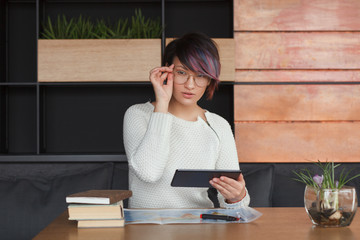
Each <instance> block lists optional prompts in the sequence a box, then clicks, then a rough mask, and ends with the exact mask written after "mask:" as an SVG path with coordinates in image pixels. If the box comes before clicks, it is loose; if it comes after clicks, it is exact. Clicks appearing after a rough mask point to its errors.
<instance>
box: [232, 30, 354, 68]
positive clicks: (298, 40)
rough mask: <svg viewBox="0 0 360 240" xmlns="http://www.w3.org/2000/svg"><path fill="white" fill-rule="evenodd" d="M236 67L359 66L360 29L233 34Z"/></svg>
mask: <svg viewBox="0 0 360 240" xmlns="http://www.w3.org/2000/svg"><path fill="white" fill-rule="evenodd" d="M234 38H235V47H236V60H235V66H236V69H360V60H359V56H360V32H324V33H323V32H307V33H304V32H301V33H297V32H279V33H277V32H256V33H255V32H253V33H234Z"/></svg>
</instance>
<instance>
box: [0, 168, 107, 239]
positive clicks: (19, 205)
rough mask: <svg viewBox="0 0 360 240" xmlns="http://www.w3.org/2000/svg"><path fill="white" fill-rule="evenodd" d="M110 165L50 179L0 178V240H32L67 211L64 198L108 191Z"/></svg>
mask: <svg viewBox="0 0 360 240" xmlns="http://www.w3.org/2000/svg"><path fill="white" fill-rule="evenodd" d="M112 169H113V164H112V163H106V164H93V166H92V167H90V168H86V170H83V171H79V169H77V170H76V172H71V171H70V172H68V173H66V174H62V175H57V176H54V177H53V178H42V177H17V176H3V175H2V176H1V177H0V196H1V198H0V212H1V216H0V235H1V239H12V240H14V239H15V240H16V239H31V238H32V237H34V236H35V235H36V234H37V233H38V232H39V231H41V230H42V229H43V228H45V227H46V226H47V225H48V224H49V223H50V222H51V221H52V220H53V219H55V218H56V217H57V216H58V215H59V214H60V213H62V212H63V211H65V210H66V208H67V204H66V201H65V197H66V196H67V195H69V194H72V193H75V192H80V191H85V190H89V189H109V188H110V187H111V179H112Z"/></svg>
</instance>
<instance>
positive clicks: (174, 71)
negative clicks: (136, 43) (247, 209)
mask: <svg viewBox="0 0 360 240" xmlns="http://www.w3.org/2000/svg"><path fill="white" fill-rule="evenodd" d="M219 75H220V62H219V54H218V51H217V47H216V45H215V43H214V42H213V41H212V40H211V39H210V38H209V37H207V36H205V35H203V34H199V33H191V34H187V35H185V36H183V37H181V38H179V39H176V40H174V41H172V42H171V43H170V44H169V45H168V46H167V47H166V49H165V53H164V62H163V66H162V67H157V68H154V69H153V70H151V71H150V77H149V78H150V81H151V83H152V86H153V88H154V92H155V97H156V100H155V101H154V102H151V103H150V102H147V103H143V104H136V105H134V106H131V107H130V108H129V109H128V110H127V111H126V113H125V117H124V145H125V151H126V155H127V158H128V161H129V185H130V189H131V190H132V191H133V196H132V197H131V198H130V199H129V207H131V208H211V207H212V206H213V203H212V201H211V200H210V199H209V198H208V195H207V189H206V188H182V187H171V186H170V183H171V180H172V178H173V175H174V173H175V170H176V169H239V163H238V158H237V152H236V147H235V141H234V137H233V134H232V131H231V128H230V125H229V123H228V122H227V121H226V120H225V119H223V118H222V117H220V116H218V115H216V114H214V113H211V112H209V111H206V110H204V109H202V108H201V107H200V106H199V105H198V104H197V102H198V101H199V100H200V98H201V97H202V96H203V95H204V93H205V92H206V93H207V98H208V99H211V98H212V96H213V94H214V91H215V89H216V87H217V85H218V83H219ZM210 184H211V185H212V186H213V187H214V188H215V189H217V190H218V192H219V193H220V194H219V202H220V206H221V207H227V208H238V207H241V206H247V205H248V204H249V202H250V197H249V195H248V194H247V190H246V188H245V181H244V178H243V176H242V175H241V174H240V176H239V178H238V179H237V180H234V179H230V178H227V177H221V178H214V179H212V180H211V181H210Z"/></svg>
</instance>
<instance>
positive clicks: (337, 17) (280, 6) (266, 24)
mask: <svg viewBox="0 0 360 240" xmlns="http://www.w3.org/2000/svg"><path fill="white" fill-rule="evenodd" d="M359 16H360V1H358V0H345V1H344V0H234V30H235V31H247V30H252V31H254V30H257V31H264V30H267V31H277V30H280V31H288V30H290V31H304V30H306V31H309V30H311V31H316V30H330V31H333V30H359V29H360V21H359Z"/></svg>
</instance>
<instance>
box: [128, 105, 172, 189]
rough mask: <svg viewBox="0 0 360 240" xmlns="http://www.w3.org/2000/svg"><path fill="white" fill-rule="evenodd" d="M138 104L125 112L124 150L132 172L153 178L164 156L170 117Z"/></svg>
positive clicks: (145, 178)
mask: <svg viewBox="0 0 360 240" xmlns="http://www.w3.org/2000/svg"><path fill="white" fill-rule="evenodd" d="M142 106H143V105H141V104H139V105H134V106H132V107H130V108H129V109H128V110H127V111H126V113H125V116H124V128H123V132H124V146H125V152H126V156H127V158H128V162H129V168H130V169H131V170H132V171H133V172H134V173H135V175H136V176H137V177H138V178H139V179H141V180H142V181H144V182H155V181H157V180H158V179H160V177H161V176H162V174H163V171H164V168H165V166H166V163H167V160H168V155H169V142H170V141H169V139H170V130H171V121H172V118H171V116H170V115H169V114H164V113H157V112H147V111H146V110H144V109H141V107H142ZM149 115H150V117H149Z"/></svg>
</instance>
